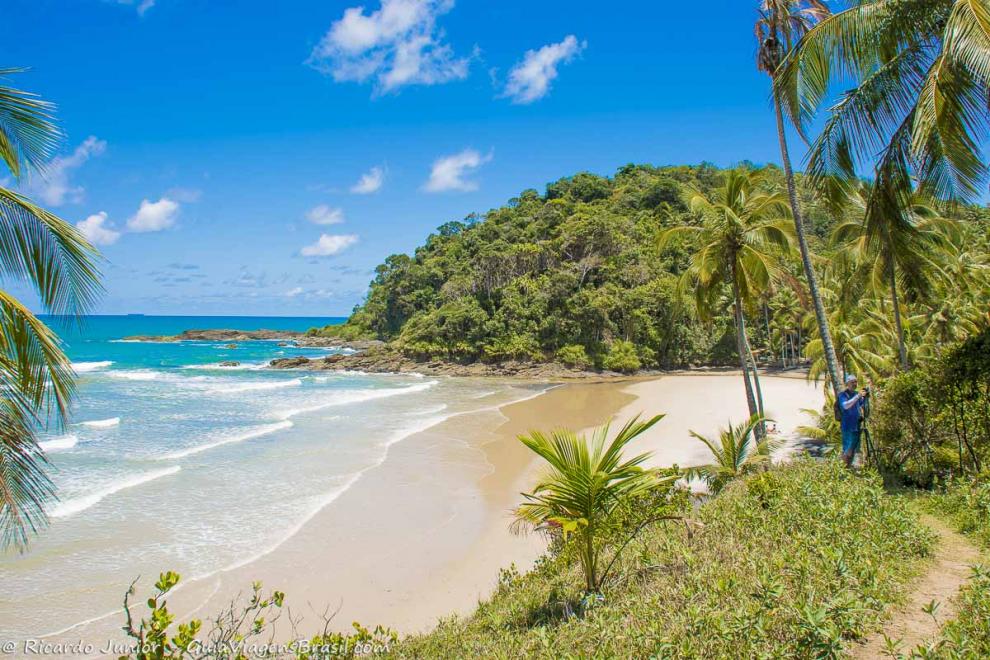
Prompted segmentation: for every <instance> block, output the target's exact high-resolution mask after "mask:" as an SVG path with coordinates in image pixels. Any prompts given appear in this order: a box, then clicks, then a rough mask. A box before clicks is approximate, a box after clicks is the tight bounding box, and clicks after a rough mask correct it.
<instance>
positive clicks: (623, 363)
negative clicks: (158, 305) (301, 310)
mask: <svg viewBox="0 0 990 660" xmlns="http://www.w3.org/2000/svg"><path fill="white" fill-rule="evenodd" d="M764 173H765V174H766V185H767V187H768V188H775V187H778V186H779V185H780V184H781V183H782V180H781V175H780V172H779V170H777V169H775V168H766V169H765V170H764ZM722 179H723V171H722V170H719V169H718V168H715V167H714V166H711V165H707V164H702V165H699V166H676V167H652V166H648V165H627V166H625V167H623V168H621V169H620V170H619V171H618V172H617V173H616V174H615V176H614V177H612V178H605V177H601V176H596V175H594V174H588V173H580V174H576V175H575V176H572V177H567V178H564V179H560V180H559V181H556V182H554V183H551V184H550V185H548V186H547V188H546V191H545V192H544V193H543V194H541V193H540V192H538V191H536V190H532V189H531V190H525V191H523V192H522V193H521V194H520V195H519V196H518V197H517V198H514V199H511V200H509V202H508V204H506V205H505V206H503V207H500V208H497V209H493V210H491V211H489V212H488V213H487V214H485V215H484V216H483V217H478V216H470V217H468V218H467V219H465V220H464V221H462V222H448V223H446V224H444V225H442V226H441V227H439V228H438V230H437V231H436V232H435V233H433V234H431V235H430V236H429V237H427V239H426V241H425V243H424V244H423V245H422V246H421V247H419V248H417V249H416V251H415V253H414V254H413V256H408V255H404V254H399V255H392V256H390V257H389V258H388V259H386V260H385V263H384V264H382V265H380V266H378V268H377V269H376V276H375V279H374V280H373V282H372V283H371V286H370V290H369V293H368V297H367V300H366V302H365V303H364V304H363V305H361V306H359V307H357V308H356V309H355V310H354V313H353V315H352V316H351V317H350V319H349V320H348V322H347V324H346V325H345V326H343V327H341V326H337V327H327V328H325V329H324V330H322V331H321V332H323V333H327V334H332V335H339V336H344V337H352V338H353V337H376V338H378V339H383V340H388V341H393V342H394V345H395V346H396V347H398V348H400V349H401V350H402V351H403V352H404V353H406V354H407V355H410V356H413V357H417V358H423V359H426V358H441V359H446V360H455V361H461V362H471V361H476V360H482V361H501V360H525V361H549V360H555V361H560V362H564V363H567V364H571V365H574V366H586V365H594V366H596V367H605V368H613V369H617V370H632V369H635V368H638V367H640V366H642V367H655V368H671V367H681V366H687V365H691V364H728V363H732V362H734V360H735V357H734V356H735V345H734V343H733V338H732V331H731V315H730V314H729V313H728V312H727V311H724V310H723V311H721V312H720V313H716V314H715V315H714V316H713V318H711V319H709V320H708V321H707V322H704V323H703V322H701V321H699V320H697V319H694V318H693V317H692V316H691V315H690V314H689V312H690V310H689V308H688V306H686V305H683V304H678V301H679V297H678V295H677V292H676V287H677V281H678V279H679V273H680V272H681V271H682V270H683V269H684V267H685V264H686V262H687V254H688V253H687V251H686V250H684V249H681V248H677V247H675V248H673V249H666V250H663V251H661V250H660V249H659V248H658V246H657V237H658V234H659V232H660V231H661V230H662V229H664V228H666V227H671V226H677V225H681V224H691V223H697V222H698V220H697V218H695V217H694V215H693V214H692V213H691V212H690V211H689V210H688V208H687V206H686V203H685V197H686V195H687V194H688V193H689V192H690V191H691V190H697V191H700V192H702V193H705V194H708V193H711V192H712V191H713V190H714V189H715V188H717V187H718V186H719V185H720V184H721V182H722ZM810 215H811V218H812V222H813V227H812V229H813V231H815V232H816V233H817V234H819V235H823V234H824V232H826V231H827V229H828V225H829V223H828V220H827V217H826V216H825V215H824V214H822V213H819V212H815V211H814V210H813V211H812V213H811V214H810ZM768 300H769V299H768ZM728 302H729V301H728V299H726V300H725V305H726V306H727V305H728ZM750 311H751V312H752V316H753V326H754V328H753V331H752V332H753V336H754V338H755V341H754V343H755V344H759V343H760V342H761V337H762V336H761V334H760V333H761V332H763V333H764V335H765V327H764V326H765V324H763V323H758V322H757V321H759V320H760V319H762V318H764V316H765V315H764V314H763V312H762V311H761V310H759V309H756V310H750ZM761 328H762V329H761ZM763 338H764V339H765V337H763Z"/></svg>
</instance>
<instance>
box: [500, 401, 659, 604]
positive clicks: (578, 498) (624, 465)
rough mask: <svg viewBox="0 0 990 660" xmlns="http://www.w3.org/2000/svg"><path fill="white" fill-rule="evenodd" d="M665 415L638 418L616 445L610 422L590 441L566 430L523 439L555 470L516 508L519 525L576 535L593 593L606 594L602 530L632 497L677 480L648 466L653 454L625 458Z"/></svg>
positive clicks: (578, 550) (569, 535) (604, 543)
mask: <svg viewBox="0 0 990 660" xmlns="http://www.w3.org/2000/svg"><path fill="white" fill-rule="evenodd" d="M663 417H664V416H663V415H657V416H656V417H653V418H651V419H649V420H647V421H645V422H640V421H639V417H638V416H637V417H635V418H633V419H632V420H630V421H629V422H628V423H627V424H626V425H625V426H623V427H622V429H621V430H620V431H619V433H618V434H617V435H616V436H615V438H613V439H612V441H611V442H609V441H608V435H609V425H608V424H606V425H604V426H602V427H600V428H598V429H596V430H595V432H594V434H593V435H592V437H591V440H590V442H589V441H588V440H586V439H585V438H584V437H579V436H577V435H576V434H575V433H573V432H572V431H564V430H560V431H554V432H552V433H551V434H550V435H549V436H547V435H545V434H543V433H540V432H533V433H530V434H529V435H528V436H520V438H519V440H520V441H521V442H522V443H523V444H524V445H526V446H527V447H529V448H530V449H531V450H533V451H534V452H535V453H536V454H538V455H539V456H540V457H541V458H543V459H544V460H545V461H546V462H547V463H548V464H549V470H548V471H547V473H546V474H545V475H544V476H543V477H542V478H541V479H540V482H539V483H538V484H537V485H536V487H534V488H533V491H532V492H531V493H523V497H524V498H525V500H526V501H525V502H524V503H523V504H520V505H519V507H518V508H517V509H516V512H515V514H516V523H515V524H516V526H517V527H530V528H534V529H546V528H547V527H548V526H549V527H556V528H559V529H561V530H563V533H564V534H565V535H567V536H568V537H571V536H572V535H573V538H574V540H575V547H576V548H577V552H578V557H579V559H580V562H581V568H582V570H583V572H584V577H585V588H586V590H587V591H588V593H598V592H600V591H601V587H602V583H603V581H604V578H605V577H606V576H605V575H604V574H603V573H602V571H601V570H600V569H601V561H602V558H603V553H604V551H605V550H606V544H607V542H606V540H605V539H604V538H603V534H602V532H603V531H604V530H605V528H606V527H607V526H608V523H609V518H610V516H611V515H612V513H613V512H614V511H616V509H617V508H618V507H619V506H620V505H622V504H623V503H625V502H628V501H629V499H630V498H633V497H636V496H637V495H640V494H642V493H645V492H647V491H649V490H650V489H652V488H656V487H657V486H659V485H661V484H664V483H669V482H670V481H672V480H674V479H676V478H677V477H676V475H674V476H672V477H663V478H661V477H659V476H657V474H656V473H654V472H652V471H650V470H647V469H645V468H643V467H642V463H643V462H644V461H646V460H647V459H648V458H649V457H650V455H649V454H648V453H647V454H639V455H637V456H634V457H632V458H629V459H626V458H624V457H623V456H622V451H623V450H624V449H625V448H626V446H627V445H628V444H629V443H630V442H632V441H633V440H635V439H636V438H637V437H639V436H640V435H642V434H643V433H644V432H645V431H646V430H647V429H649V428H650V427H652V426H653V425H654V424H656V423H657V422H659V421H660V420H661V419H663ZM606 570H607V569H606Z"/></svg>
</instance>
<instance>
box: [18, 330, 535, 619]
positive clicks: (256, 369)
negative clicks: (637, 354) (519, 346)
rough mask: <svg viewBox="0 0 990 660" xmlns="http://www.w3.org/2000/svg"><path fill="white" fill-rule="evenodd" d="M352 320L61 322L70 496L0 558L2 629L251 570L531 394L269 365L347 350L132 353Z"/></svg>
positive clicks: (485, 384) (104, 610) (63, 449)
mask: <svg viewBox="0 0 990 660" xmlns="http://www.w3.org/2000/svg"><path fill="white" fill-rule="evenodd" d="M340 320H341V319H330V318H324V319H316V318H259V317H253V318H252V317H152V316H113V317H111V316H100V317H89V318H88V319H86V322H85V323H84V325H83V327H82V328H81V329H65V328H61V329H60V331H61V334H62V336H63V338H64V340H65V343H66V350H67V353H68V354H69V356H70V358H71V359H72V362H73V365H74V367H75V370H76V372H77V374H78V376H79V380H78V397H77V399H76V401H75V402H74V404H73V407H72V414H71V420H70V423H69V425H68V426H67V427H66V428H64V429H58V430H52V431H50V432H46V433H45V434H44V435H43V437H42V442H41V446H42V447H43V448H44V450H45V452H46V454H47V455H48V457H49V459H50V461H51V467H52V477H53V480H54V482H55V484H56V486H57V489H58V496H59V500H58V501H57V502H53V503H52V505H51V507H50V508H49V515H50V517H51V525H50V527H49V528H48V529H47V530H44V531H43V532H42V533H41V534H40V535H39V536H38V537H36V538H35V539H34V540H33V541H32V544H31V546H30V549H29V551H28V552H27V553H25V554H21V555H18V554H14V553H6V554H2V555H0V582H2V584H3V589H2V590H0V628H2V629H3V631H4V633H5V634H6V635H7V636H22V637H24V636H38V635H43V634H47V633H51V632H55V631H59V630H64V629H65V628H68V627H71V626H72V625H73V624H75V623H78V622H80V621H84V620H87V619H91V618H93V617H99V616H104V615H106V614H108V613H110V612H113V611H114V610H115V609H119V603H120V597H121V594H122V593H123V591H124V590H125V589H126V587H127V585H128V584H130V581H131V580H132V579H133V578H134V577H136V576H138V575H145V576H147V575H156V574H157V573H158V572H160V571H161V570H163V569H173V570H177V571H180V572H181V573H182V574H183V576H184V577H193V578H195V577H203V576H207V575H210V574H212V573H214V572H216V571H219V570H223V569H225V568H230V567H233V566H239V565H243V564H245V563H249V562H250V561H252V559H254V558H257V557H258V556H261V555H264V554H266V553H268V552H271V551H272V550H274V549H276V548H277V547H278V546H279V544H281V543H282V542H284V541H285V540H286V539H287V538H289V537H290V536H291V535H292V534H293V533H295V531H297V530H298V529H299V528H300V527H301V526H302V525H304V524H305V523H306V521H307V520H309V519H310V518H312V516H314V515H315V514H316V513H317V512H318V511H320V510H321V509H323V508H324V507H327V506H332V504H333V501H334V500H335V499H336V498H337V497H338V496H339V495H340V493H342V492H344V490H346V489H347V488H348V487H350V485H352V484H353V483H354V482H355V481H356V480H357V479H360V478H374V474H373V469H374V467H375V466H377V465H379V464H380V463H381V462H382V461H383V460H385V457H386V455H387V452H388V447H389V446H390V445H392V444H394V443H396V442H400V441H402V440H403V439H405V438H407V437H409V436H410V435H412V434H413V433H415V432H417V431H419V430H423V429H425V428H428V427H430V426H432V425H434V424H436V423H438V422H440V421H443V420H444V419H446V418H448V417H450V416H452V415H457V414H462V413H464V412H470V411H472V410H481V409H486V408H491V407H493V406H498V405H501V404H504V403H507V402H510V401H513V400H518V399H521V398H525V397H527V396H532V394H533V393H534V390H533V389H532V388H529V387H527V386H521V385H511V384H507V383H493V382H491V381H485V380H480V379H479V380H468V379H456V380H450V379H443V378H430V377H420V376H416V375H389V374H384V375H383V374H374V375H372V374H364V373H359V372H358V373H314V372H305V371H273V370H268V369H264V366H265V365H266V364H267V362H268V360H270V359H272V358H275V357H286V356H293V355H307V356H320V355H326V354H328V353H332V352H334V351H335V350H336V349H314V348H298V347H293V346H279V345H278V342H242V343H239V344H238V345H237V346H236V348H230V347H228V346H227V344H226V343H210V342H181V343H154V342H127V341H123V338H124V337H127V336H131V335H170V334H176V333H178V332H181V331H182V330H187V329H193V328H195V329H207V328H234V329H245V330H253V329H259V328H267V329H284V330H306V329H308V328H310V327H313V326H317V325H325V324H327V323H333V322H339V321H340ZM222 361H237V362H239V363H240V365H239V366H237V367H220V366H219V363H220V362H222Z"/></svg>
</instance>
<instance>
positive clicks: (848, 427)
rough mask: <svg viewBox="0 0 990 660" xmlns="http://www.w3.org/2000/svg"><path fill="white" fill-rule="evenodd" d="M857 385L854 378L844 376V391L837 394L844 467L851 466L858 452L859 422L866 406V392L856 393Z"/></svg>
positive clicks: (851, 375)
mask: <svg viewBox="0 0 990 660" xmlns="http://www.w3.org/2000/svg"><path fill="white" fill-rule="evenodd" d="M858 384H859V383H858V382H857V380H856V376H854V375H853V374H849V375H847V376H846V389H844V390H842V391H841V392H839V412H840V414H841V421H840V427H841V428H842V460H844V461H845V462H846V467H850V466H852V462H853V459H854V458H855V457H856V452H857V451H859V436H860V428H859V420H860V418H862V416H863V407H864V406H865V405H866V390H863V391H861V392H857V391H856V386H857V385H858Z"/></svg>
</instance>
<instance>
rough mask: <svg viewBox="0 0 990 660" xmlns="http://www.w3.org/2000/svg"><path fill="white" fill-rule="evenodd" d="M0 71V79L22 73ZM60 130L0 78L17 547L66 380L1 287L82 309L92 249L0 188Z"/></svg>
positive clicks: (31, 98) (5, 345)
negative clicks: (44, 435) (23, 288)
mask: <svg viewBox="0 0 990 660" xmlns="http://www.w3.org/2000/svg"><path fill="white" fill-rule="evenodd" d="M21 72H22V70H21V69H0V78H3V77H6V76H8V75H11V74H17V73H21ZM60 137H61V134H60V133H59V130H58V128H57V127H56V126H55V123H54V117H53V106H52V105H51V104H50V103H48V102H46V101H43V100H41V99H39V98H38V97H37V96H35V95H34V94H31V93H29V92H25V91H22V90H20V89H16V88H13V87H8V86H7V85H6V84H4V83H3V82H0V550H3V549H5V548H7V547H8V546H13V547H16V548H18V549H19V550H22V551H23V550H24V549H25V547H26V545H27V542H28V536H29V534H30V533H32V532H36V531H37V530H39V529H40V528H42V527H44V526H45V525H47V523H48V517H47V515H46V514H45V505H46V504H47V503H48V502H49V501H51V500H52V499H53V497H54V495H55V487H54V485H53V484H52V482H51V480H50V478H49V476H48V466H47V460H46V458H45V455H44V452H42V451H41V449H40V448H39V446H38V443H37V437H36V434H37V427H38V425H39V424H44V423H45V422H46V421H47V420H48V419H49V417H51V419H52V425H53V426H59V425H62V424H64V423H65V422H66V419H67V417H68V413H69V404H70V401H71V399H72V397H73V394H74V389H75V383H74V380H73V379H74V374H73V372H72V365H71V364H70V363H69V358H67V357H66V355H65V353H63V352H62V345H61V342H60V341H59V339H58V337H57V336H55V334H54V333H53V332H52V331H51V330H50V329H49V328H48V327H47V326H46V325H45V324H44V323H42V322H41V320H39V319H38V317H37V316H35V315H34V314H33V313H32V312H31V310H29V309H28V308H27V306H26V305H25V304H24V303H22V302H21V301H20V300H18V299H17V298H16V297H14V296H13V295H12V294H10V293H9V292H8V291H6V290H5V289H4V287H6V286H9V285H10V284H12V283H14V282H18V281H19V282H24V283H26V284H27V285H28V286H29V287H30V289H31V290H33V291H34V292H35V293H36V294H37V296H38V300H39V302H40V303H41V306H42V307H43V308H44V309H45V311H47V312H48V313H50V314H54V315H65V316H68V317H72V316H75V315H78V314H84V313H85V312H86V311H87V310H89V309H90V308H91V307H92V305H93V303H94V302H95V300H96V298H97V297H98V295H99V293H100V284H99V280H100V275H99V270H98V268H97V253H96V250H95V249H94V248H93V246H92V245H90V244H89V242H87V241H86V239H85V238H83V236H82V234H80V233H79V231H78V230H77V229H76V228H75V227H73V226H72V225H70V224H69V223H67V222H66V221H65V220H62V219H61V218H59V217H57V216H55V215H53V214H52V213H49V212H48V211H46V210H44V209H43V208H41V207H39V206H37V205H36V204H34V203H33V202H32V201H31V200H30V199H28V198H26V197H24V196H23V195H21V194H19V193H17V192H15V191H14V190H11V189H9V188H7V185H8V177H6V176H5V175H6V174H9V175H10V178H12V179H13V180H14V181H15V182H17V181H20V180H21V179H22V177H24V176H26V175H27V174H28V173H29V172H31V173H33V174H35V175H37V174H38V172H39V171H40V170H41V169H42V168H43V167H44V165H45V164H46V162H47V161H48V159H49V158H50V157H51V156H52V155H53V153H54V152H55V149H56V147H57V146H58V142H59V138H60Z"/></svg>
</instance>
